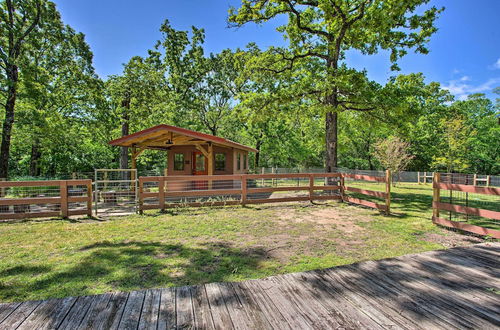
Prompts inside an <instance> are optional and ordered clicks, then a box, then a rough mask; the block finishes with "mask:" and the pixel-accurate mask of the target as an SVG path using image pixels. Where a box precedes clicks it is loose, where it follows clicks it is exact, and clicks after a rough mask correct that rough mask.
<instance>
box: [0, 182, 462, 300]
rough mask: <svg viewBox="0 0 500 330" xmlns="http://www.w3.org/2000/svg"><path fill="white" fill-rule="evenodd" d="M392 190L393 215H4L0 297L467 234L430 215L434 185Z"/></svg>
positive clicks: (229, 275) (249, 274) (118, 286)
mask: <svg viewBox="0 0 500 330" xmlns="http://www.w3.org/2000/svg"><path fill="white" fill-rule="evenodd" d="M393 192H394V193H393V203H392V207H393V208H392V210H393V213H394V215H392V216H386V215H383V214H380V213H379V212H377V211H374V210H370V209H365V208H360V207H356V206H350V205H346V204H343V203H337V202H332V203H327V204H324V203H322V204H319V205H311V204H309V203H291V204H287V205H266V206H248V207H231V208H229V207H227V208H199V209H184V210H177V211H171V212H169V213H167V214H161V213H158V212H151V213H148V214H146V215H143V216H139V215H132V216H127V217H116V218H110V219H107V220H102V221H97V220H88V219H84V220H79V221H65V220H50V221H28V222H21V223H3V224H0V301H21V300H29V299H44V298H49V297H65V296H75V295H87V294H97V293H103V292H108V291H131V290H136V289H143V288H153V287H167V286H178V285H186V284H198V283H206V282H214V281H238V280H244V279H250V278H259V277H265V276H268V275H273V274H281V273H288V272H298V271H305V270H311V269H318V268H327V267H333V266H337V265H342V264H347V263H353V262H356V261H360V260H367V259H380V258H386V257H393V256H399V255H403V254H408V253H416V252H420V251H426V250H432V249H440V248H443V245H441V241H446V240H447V239H448V238H450V239H452V238H453V239H456V237H457V236H460V235H458V234H456V233H454V232H450V231H447V230H444V229H441V228H438V227H436V226H434V225H433V224H432V223H431V221H430V217H431V213H432V210H431V209H430V205H431V199H432V197H431V189H430V186H418V185H405V186H403V187H398V188H394V189H393ZM430 237H434V239H431V238H430ZM435 237H441V238H442V240H439V239H438V240H436V239H435ZM460 237H462V236H460ZM467 239H469V238H466V240H465V241H463V242H462V243H464V242H465V243H466V242H467ZM465 243H464V244H465Z"/></svg>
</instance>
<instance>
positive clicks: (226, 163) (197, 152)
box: [109, 125, 257, 176]
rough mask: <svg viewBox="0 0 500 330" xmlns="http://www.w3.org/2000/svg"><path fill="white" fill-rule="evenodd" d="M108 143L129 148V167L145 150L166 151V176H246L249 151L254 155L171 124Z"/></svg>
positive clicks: (249, 148)
mask: <svg viewBox="0 0 500 330" xmlns="http://www.w3.org/2000/svg"><path fill="white" fill-rule="evenodd" d="M109 144H111V145H113V146H119V147H127V148H130V149H132V162H131V168H136V160H137V157H138V156H139V155H140V154H141V153H142V152H143V151H144V150H146V149H153V150H163V151H166V152H167V167H166V170H165V175H166V176H171V175H225V174H245V173H247V172H248V154H249V152H257V150H256V149H254V148H252V147H248V146H245V145H243V144H240V143H237V142H234V141H230V140H228V139H224V138H222V137H219V136H214V135H210V134H205V133H201V132H196V131H192V130H189V129H185V128H180V127H176V126H171V125H158V126H154V127H151V128H148V129H145V130H142V131H139V132H136V133H133V134H130V135H127V136H123V137H121V138H119V139H116V140H113V141H110V142H109Z"/></svg>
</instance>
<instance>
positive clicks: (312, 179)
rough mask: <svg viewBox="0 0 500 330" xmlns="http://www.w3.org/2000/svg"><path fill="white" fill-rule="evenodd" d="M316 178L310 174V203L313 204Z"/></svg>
mask: <svg viewBox="0 0 500 330" xmlns="http://www.w3.org/2000/svg"><path fill="white" fill-rule="evenodd" d="M313 188H314V176H313V175H312V174H309V201H310V202H311V203H312V201H313V194H314V190H313Z"/></svg>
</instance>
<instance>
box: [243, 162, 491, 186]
mask: <svg viewBox="0 0 500 330" xmlns="http://www.w3.org/2000/svg"><path fill="white" fill-rule="evenodd" d="M324 172H326V168H324V167H303V168H302V167H261V168H256V169H253V170H252V173H255V174H268V173H269V174H270V173H276V174H286V173H324ZM332 172H337V173H349V174H365V175H373V176H384V173H385V171H383V170H359V169H350V168H345V167H337V168H333V169H332ZM433 173H434V172H432V171H400V172H393V173H392V181H393V182H396V183H404V182H406V183H421V184H432V176H433ZM470 176H471V178H472V179H473V178H474V174H470ZM476 177H477V181H476V185H478V186H494V187H499V186H500V176H498V175H496V176H495V175H483V174H476ZM419 179H420V180H419Z"/></svg>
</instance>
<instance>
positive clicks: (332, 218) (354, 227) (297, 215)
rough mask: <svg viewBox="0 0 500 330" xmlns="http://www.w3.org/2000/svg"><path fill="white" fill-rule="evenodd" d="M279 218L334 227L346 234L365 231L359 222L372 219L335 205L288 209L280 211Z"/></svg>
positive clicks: (286, 220)
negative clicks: (300, 210) (298, 209)
mask: <svg viewBox="0 0 500 330" xmlns="http://www.w3.org/2000/svg"><path fill="white" fill-rule="evenodd" d="M355 213H358V212H355ZM279 219H280V220H281V221H283V222H295V223H310V224H313V225H320V226H321V227H326V228H334V229H335V230H337V231H341V232H343V233H346V234H353V233H359V232H362V231H364V228H363V227H361V226H359V225H358V224H357V223H358V222H360V221H361V222H366V221H369V220H370V219H369V218H364V217H361V216H359V214H352V213H350V212H349V210H346V209H342V210H341V209H339V208H334V207H325V208H320V209H312V210H309V211H307V212H297V210H287V212H286V213H280V215H279Z"/></svg>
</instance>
